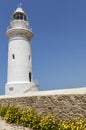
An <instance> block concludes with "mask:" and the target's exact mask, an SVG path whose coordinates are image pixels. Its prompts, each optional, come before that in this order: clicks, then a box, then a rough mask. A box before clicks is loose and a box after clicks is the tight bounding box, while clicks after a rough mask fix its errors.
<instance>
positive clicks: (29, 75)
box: [29, 73, 31, 82]
mask: <svg viewBox="0 0 86 130" xmlns="http://www.w3.org/2000/svg"><path fill="white" fill-rule="evenodd" d="M29 81H30V82H31V73H29Z"/></svg>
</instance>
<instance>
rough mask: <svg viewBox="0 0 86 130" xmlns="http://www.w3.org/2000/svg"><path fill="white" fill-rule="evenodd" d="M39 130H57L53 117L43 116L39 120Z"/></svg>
mask: <svg viewBox="0 0 86 130" xmlns="http://www.w3.org/2000/svg"><path fill="white" fill-rule="evenodd" d="M39 125H40V130H57V129H58V123H57V120H56V119H55V117H53V116H51V115H47V116H43V117H42V118H41V120H40V123H39Z"/></svg>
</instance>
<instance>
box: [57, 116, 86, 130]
mask: <svg viewBox="0 0 86 130" xmlns="http://www.w3.org/2000/svg"><path fill="white" fill-rule="evenodd" d="M59 130H86V123H85V121H84V120H83V119H81V118H73V119H70V120H65V121H60V123H59Z"/></svg>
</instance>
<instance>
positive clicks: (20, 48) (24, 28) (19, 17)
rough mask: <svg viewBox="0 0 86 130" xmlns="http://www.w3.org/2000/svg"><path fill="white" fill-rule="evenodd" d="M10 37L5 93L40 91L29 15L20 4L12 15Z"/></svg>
mask: <svg viewBox="0 0 86 130" xmlns="http://www.w3.org/2000/svg"><path fill="white" fill-rule="evenodd" d="M6 36H7V38H8V70H7V83H6V86H5V94H6V95H8V94H25V93H28V92H30V91H38V90H39V85H38V84H36V83H34V81H33V73H32V53H31V39H32V37H33V32H32V30H31V29H30V27H29V22H28V20H27V15H26V13H25V12H24V11H23V9H22V7H21V6H19V7H18V8H17V9H16V11H14V13H13V15H12V20H11V22H10V27H9V28H8V30H7V32H6Z"/></svg>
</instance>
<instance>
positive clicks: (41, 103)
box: [0, 94, 86, 120]
mask: <svg viewBox="0 0 86 130" xmlns="http://www.w3.org/2000/svg"><path fill="white" fill-rule="evenodd" d="M0 105H17V106H19V107H21V108H27V107H31V108H35V109H36V110H37V112H38V113H43V114H50V113H51V114H54V115H56V116H57V118H59V119H67V118H71V117H84V118H85V120H86V94H75V95H73V94H71V95H47V96H24V97H14V98H13V97H11V98H1V97H0Z"/></svg>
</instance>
